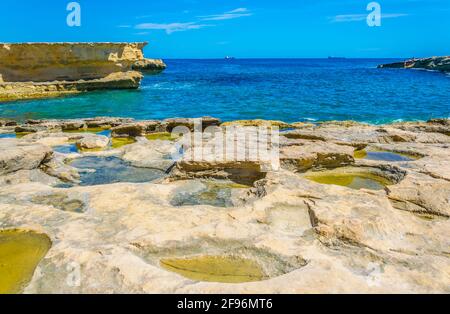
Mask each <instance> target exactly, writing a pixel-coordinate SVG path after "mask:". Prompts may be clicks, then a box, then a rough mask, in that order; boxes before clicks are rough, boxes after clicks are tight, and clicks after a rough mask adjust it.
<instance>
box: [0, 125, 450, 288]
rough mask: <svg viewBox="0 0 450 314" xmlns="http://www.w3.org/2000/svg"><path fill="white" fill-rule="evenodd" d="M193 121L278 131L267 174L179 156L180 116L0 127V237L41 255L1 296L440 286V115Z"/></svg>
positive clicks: (444, 195)
mask: <svg viewBox="0 0 450 314" xmlns="http://www.w3.org/2000/svg"><path fill="white" fill-rule="evenodd" d="M202 120H203V125H204V127H206V126H217V127H218V128H224V127H226V126H230V125H241V126H245V127H246V128H250V127H252V126H261V125H265V126H277V127H280V129H281V130H282V131H281V133H280V141H279V148H280V162H281V169H279V170H277V171H274V170H268V169H267V167H265V165H264V164H263V163H261V162H258V161H248V162H228V163H224V162H216V161H215V159H214V158H211V159H209V161H202V162H195V161H192V160H188V159H186V155H187V154H188V152H189V151H188V150H184V151H180V146H179V145H177V144H178V143H179V141H180V138H178V137H176V136H172V135H171V134H170V132H172V130H174V128H176V127H180V126H184V127H186V128H188V129H192V128H193V126H194V122H193V120H192V119H167V120H164V121H135V120H133V119H126V118H90V119H74V120H28V121H26V123H25V124H18V123H17V122H15V121H13V120H6V119H3V120H0V150H1V152H2V153H1V154H0V229H1V230H2V231H0V238H1V237H3V238H6V239H7V241H11V243H12V244H15V245H16V246H17V247H16V249H19V250H25V249H26V246H25V245H22V243H29V241H30V240H29V238H32V239H34V241H35V242H36V243H40V244H41V245H40V246H39V247H41V248H42V249H41V250H40V251H39V254H38V255H37V256H35V258H34V259H32V261H34V262H33V263H31V262H30V265H29V267H28V270H27V271H26V272H24V273H23V274H21V277H20V278H17V277H13V276H7V277H6V278H7V279H6V280H4V282H3V283H2V284H0V290H2V289H3V290H2V291H0V292H5V291H10V292H11V291H13V292H24V293H156V292H159V293H320V292H322V293H363V292H369V293H394V292H406V293H413V292H414V293H419V292H425V293H434V292H444V293H449V292H450V289H449V283H450V263H449V261H450V251H449V247H450V221H449V217H450V120H448V119H436V120H431V121H428V122H403V123H395V124H389V125H368V124H361V123H356V122H352V121H345V122H325V123H321V124H308V123H293V124H290V123H284V122H281V121H264V120H252V121H234V122H227V123H222V122H221V121H220V120H219V119H215V118H212V117H204V118H202ZM203 136H204V138H205V143H206V144H205V147H206V146H207V145H208V143H209V142H210V141H213V140H214V137H212V138H211V135H208V134H206V133H205V134H203ZM237 144H238V145H239V144H240V143H239V142H238V143H237ZM174 151H175V152H178V153H180V154H181V158H180V159H178V160H173V159H171V158H168V156H171V154H173V153H174ZM8 239H9V240H8ZM27 241H28V242H27ZM36 245H37V244H36ZM2 249H4V248H3V247H2V246H1V245H0V250H2ZM0 255H1V254H0ZM1 262H2V264H3V265H6V269H8V268H7V267H8V265H9V264H11V263H12V262H11V261H9V260H6V261H1ZM8 263H9V264H8ZM218 265H219V266H220V267H217V266H218ZM236 265H239V267H237V266H236ZM214 266H215V268H214ZM211 269H213V270H214V269H215V270H214V271H212V270H211ZM217 269H221V271H222V273H218V272H217ZM1 271H2V270H1V269H0V272H1ZM74 271H77V272H76V273H77V274H79V275H80V276H78V277H79V278H78V277H77V276H75V278H78V279H79V280H71V278H72V279H73V278H74V276H73V274H74ZM3 275H5V274H3ZM4 278H5V277H4Z"/></svg>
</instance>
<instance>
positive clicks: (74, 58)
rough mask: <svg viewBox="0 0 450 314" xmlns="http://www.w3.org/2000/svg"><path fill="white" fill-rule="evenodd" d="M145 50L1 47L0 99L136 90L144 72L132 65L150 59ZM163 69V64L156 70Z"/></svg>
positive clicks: (33, 45) (111, 45) (60, 45)
mask: <svg viewBox="0 0 450 314" xmlns="http://www.w3.org/2000/svg"><path fill="white" fill-rule="evenodd" d="M145 46H146V43H22V44H0V101H11V100H18V99H32V98H45V97H55V96H60V95H65V94H73V93H80V92H85V91H91V90H99V89H136V88H138V87H139V86H140V82H141V79H142V74H141V73H140V72H138V71H135V68H134V65H135V64H136V63H137V64H141V63H142V62H146V61H147V60H149V59H145V58H144V54H143V51H142V49H143V48H144V47H145ZM155 62H156V63H158V62H159V60H156V61H155ZM161 62H162V61H161ZM162 65H164V63H162ZM162 65H161V66H162ZM164 68H165V65H164V67H163V68H161V69H160V70H162V69H164Z"/></svg>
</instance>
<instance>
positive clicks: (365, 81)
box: [0, 59, 450, 123]
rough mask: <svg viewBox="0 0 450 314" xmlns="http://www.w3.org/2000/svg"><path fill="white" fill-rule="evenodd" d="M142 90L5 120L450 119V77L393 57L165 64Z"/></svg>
mask: <svg viewBox="0 0 450 314" xmlns="http://www.w3.org/2000/svg"><path fill="white" fill-rule="evenodd" d="M165 61H166V63H167V65H168V68H167V70H166V71H165V72H163V73H161V74H158V75H149V76H146V77H145V79H144V80H143V83H142V87H141V89H140V90H136V91H134V90H131V91H130V90H126V91H102V92H94V93H87V94H83V95H79V96H73V97H64V98H57V99H47V100H36V101H19V102H14V103H3V104H0V117H7V118H15V119H18V120H23V119H28V118H33V119H44V118H83V117H93V116H120V117H132V118H136V119H164V118H168V117H200V116H204V115H210V116H215V117H218V118H222V119H223V120H236V119H256V118H261V119H272V120H283V121H286V122H294V121H320V120H357V121H363V122H369V123H386V122H392V121H397V120H427V119H429V118H442V117H445V118H447V117H449V116H450V76H449V75H446V74H443V73H437V72H429V71H420V70H400V69H377V68H376V66H377V65H378V64H381V63H389V62H393V61H397V60H393V59H344V60H335V59H334V60H333V59H236V60H165Z"/></svg>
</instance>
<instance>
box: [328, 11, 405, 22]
mask: <svg viewBox="0 0 450 314" xmlns="http://www.w3.org/2000/svg"><path fill="white" fill-rule="evenodd" d="M402 16H408V14H405V13H386V14H382V15H381V17H382V18H383V19H389V18H397V17H402ZM366 19H367V14H342V15H336V16H334V17H332V18H331V21H332V22H334V23H341V22H358V21H365V20H366Z"/></svg>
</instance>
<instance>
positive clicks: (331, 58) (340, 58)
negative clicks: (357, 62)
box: [328, 56, 347, 60]
mask: <svg viewBox="0 0 450 314" xmlns="http://www.w3.org/2000/svg"><path fill="white" fill-rule="evenodd" d="M328 59H329V60H346V59H347V58H345V57H332V56H330V57H328Z"/></svg>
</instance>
